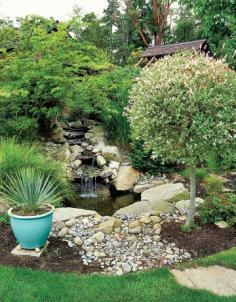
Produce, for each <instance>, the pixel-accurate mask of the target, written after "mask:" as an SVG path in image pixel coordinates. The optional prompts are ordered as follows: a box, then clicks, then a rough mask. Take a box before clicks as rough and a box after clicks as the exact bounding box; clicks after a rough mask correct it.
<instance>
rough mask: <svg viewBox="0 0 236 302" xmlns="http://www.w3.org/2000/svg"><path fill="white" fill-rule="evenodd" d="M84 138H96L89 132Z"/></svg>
mask: <svg viewBox="0 0 236 302" xmlns="http://www.w3.org/2000/svg"><path fill="white" fill-rule="evenodd" d="M84 137H85V138H86V139H88V140H90V139H91V138H93V137H94V134H93V133H91V132H87V133H86V134H85V135H84Z"/></svg>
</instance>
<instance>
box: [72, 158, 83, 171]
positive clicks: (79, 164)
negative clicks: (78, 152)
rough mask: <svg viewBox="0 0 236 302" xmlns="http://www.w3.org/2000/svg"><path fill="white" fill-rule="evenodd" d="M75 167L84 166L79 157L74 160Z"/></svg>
mask: <svg viewBox="0 0 236 302" xmlns="http://www.w3.org/2000/svg"><path fill="white" fill-rule="evenodd" d="M74 165H75V169H78V168H79V167H81V166H82V160H80V159H77V160H75V161H74Z"/></svg>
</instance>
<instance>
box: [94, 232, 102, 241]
mask: <svg viewBox="0 0 236 302" xmlns="http://www.w3.org/2000/svg"><path fill="white" fill-rule="evenodd" d="M104 238H105V235H104V233H103V232H97V233H95V234H94V235H93V236H92V239H94V240H96V241H97V242H102V241H103V240H104Z"/></svg>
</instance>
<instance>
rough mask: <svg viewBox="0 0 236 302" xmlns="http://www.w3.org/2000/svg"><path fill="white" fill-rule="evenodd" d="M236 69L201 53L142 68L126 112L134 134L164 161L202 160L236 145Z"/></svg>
mask: <svg viewBox="0 0 236 302" xmlns="http://www.w3.org/2000/svg"><path fill="white" fill-rule="evenodd" d="M235 99H236V73H235V72H234V71H232V70H230V69H229V67H228V66H227V65H225V64H224V63H222V62H221V61H217V60H214V59H212V58H209V57H206V56H204V55H203V54H197V53H194V54H192V53H188V52H186V53H181V54H176V55H174V56H171V57H166V58H164V59H161V60H159V61H158V63H156V64H154V65H153V66H151V67H150V68H148V69H144V70H143V71H142V73H141V75H140V77H139V78H138V79H137V81H136V83H135V85H134V86H133V88H132V90H131V94H130V104H129V107H128V108H127V115H128V118H129V121H130V124H131V127H132V132H133V135H134V137H135V138H137V139H138V140H140V139H141V140H143V141H144V147H145V148H146V150H151V151H152V153H153V155H154V156H157V157H159V158H163V159H164V160H165V161H168V160H169V161H177V162H180V163H184V164H187V166H198V165H201V164H202V163H204V162H205V161H206V159H207V157H208V154H209V153H211V152H213V153H214V152H218V153H220V154H222V156H223V155H224V154H226V155H227V154H230V152H231V150H234V148H235V138H234V135H235V132H236V124H235Z"/></svg>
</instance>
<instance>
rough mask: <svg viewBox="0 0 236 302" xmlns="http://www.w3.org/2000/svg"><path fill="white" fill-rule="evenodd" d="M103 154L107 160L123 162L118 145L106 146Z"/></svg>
mask: <svg viewBox="0 0 236 302" xmlns="http://www.w3.org/2000/svg"><path fill="white" fill-rule="evenodd" d="M102 156H103V157H104V158H105V159H106V160H107V161H110V160H114V161H118V162H121V154H120V151H119V149H118V148H117V147H116V146H105V147H104V148H103V149H102Z"/></svg>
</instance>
